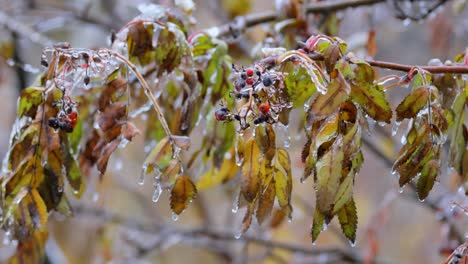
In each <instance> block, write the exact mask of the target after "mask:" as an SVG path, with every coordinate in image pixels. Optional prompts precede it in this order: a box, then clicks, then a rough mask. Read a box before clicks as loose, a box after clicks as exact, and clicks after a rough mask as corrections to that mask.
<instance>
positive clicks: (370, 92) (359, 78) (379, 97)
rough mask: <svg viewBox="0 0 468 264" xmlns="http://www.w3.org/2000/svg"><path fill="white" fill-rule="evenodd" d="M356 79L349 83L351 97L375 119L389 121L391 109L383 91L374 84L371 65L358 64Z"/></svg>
mask: <svg viewBox="0 0 468 264" xmlns="http://www.w3.org/2000/svg"><path fill="white" fill-rule="evenodd" d="M355 73H356V79H355V80H354V81H353V82H352V84H351V98H352V99H353V101H355V102H356V103H358V104H359V105H360V106H361V107H362V109H364V111H365V112H366V113H367V114H368V115H369V116H370V117H372V119H374V120H376V121H383V122H386V123H390V121H391V119H392V109H391V108H390V105H389V103H388V101H387V99H386V98H385V92H384V91H383V90H382V88H381V87H380V86H378V85H374V84H373V83H374V79H375V73H374V70H373V69H372V67H370V66H368V65H366V64H358V65H357V67H356V69H355Z"/></svg>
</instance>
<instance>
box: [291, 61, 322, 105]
mask: <svg viewBox="0 0 468 264" xmlns="http://www.w3.org/2000/svg"><path fill="white" fill-rule="evenodd" d="M284 84H285V86H286V90H287V92H288V96H289V100H290V101H291V102H292V103H293V107H294V108H296V107H300V106H303V105H304V104H305V102H307V100H309V99H310V97H311V96H312V95H314V94H315V92H316V91H317V88H316V87H315V84H314V82H313V81H312V79H311V77H310V76H309V74H308V73H307V70H306V69H304V68H303V67H301V66H296V67H294V68H292V69H291V71H290V72H289V74H287V75H285V78H284Z"/></svg>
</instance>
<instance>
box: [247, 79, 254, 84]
mask: <svg viewBox="0 0 468 264" xmlns="http://www.w3.org/2000/svg"><path fill="white" fill-rule="evenodd" d="M245 83H247V84H248V85H252V84H254V80H253V79H252V78H248V79H247V80H245Z"/></svg>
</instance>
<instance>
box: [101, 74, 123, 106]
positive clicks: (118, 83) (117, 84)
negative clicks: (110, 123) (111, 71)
mask: <svg viewBox="0 0 468 264" xmlns="http://www.w3.org/2000/svg"><path fill="white" fill-rule="evenodd" d="M127 85H128V84H127V81H126V80H124V79H123V78H116V79H114V80H110V81H108V82H107V83H106V84H105V85H104V87H103V89H102V92H101V93H100V94H99V99H98V109H99V111H101V112H104V111H105V109H106V108H107V107H108V106H109V105H111V104H113V103H115V102H117V101H118V100H119V99H120V97H122V96H123V95H124V93H125V91H126V89H127Z"/></svg>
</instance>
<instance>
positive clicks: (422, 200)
mask: <svg viewBox="0 0 468 264" xmlns="http://www.w3.org/2000/svg"><path fill="white" fill-rule="evenodd" d="M418 200H419V201H420V202H421V203H424V201H426V199H418Z"/></svg>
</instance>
